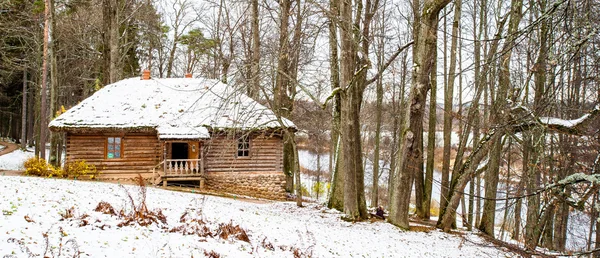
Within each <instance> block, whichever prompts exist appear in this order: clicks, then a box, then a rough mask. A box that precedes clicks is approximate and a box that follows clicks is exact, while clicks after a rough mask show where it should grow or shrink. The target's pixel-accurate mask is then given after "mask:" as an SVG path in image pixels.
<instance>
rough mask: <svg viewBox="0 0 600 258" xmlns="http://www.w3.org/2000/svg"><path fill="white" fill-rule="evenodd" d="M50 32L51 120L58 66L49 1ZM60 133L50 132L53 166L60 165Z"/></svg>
mask: <svg viewBox="0 0 600 258" xmlns="http://www.w3.org/2000/svg"><path fill="white" fill-rule="evenodd" d="M50 21H51V22H50V33H51V38H52V41H51V42H50V45H49V46H48V54H49V55H50V112H49V114H48V115H49V116H48V119H49V121H50V120H52V119H53V118H54V116H55V114H56V111H57V110H58V104H57V102H58V92H59V89H58V66H57V60H56V58H57V55H56V50H57V42H56V38H57V37H56V32H55V31H56V29H55V27H56V26H55V24H56V20H55V14H54V3H53V2H51V3H50ZM60 134H61V133H58V132H50V159H49V161H50V164H52V165H53V166H56V167H58V166H60V164H61V162H60V158H61V157H60V156H58V152H59V151H58V148H61V146H60Z"/></svg>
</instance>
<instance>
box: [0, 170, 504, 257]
mask: <svg viewBox="0 0 600 258" xmlns="http://www.w3.org/2000/svg"><path fill="white" fill-rule="evenodd" d="M127 191H129V192H130V193H132V195H133V196H134V198H133V199H134V200H136V202H138V201H137V200H138V198H137V195H136V194H135V193H137V187H136V186H125V187H123V186H120V185H118V184H111V183H100V182H81V181H73V180H61V179H43V178H33V177H12V176H0V210H2V213H3V215H1V216H0V229H1V230H0V231H1V232H0V256H3V257H7V256H6V255H8V257H28V256H29V255H26V254H25V253H26V252H27V251H30V252H31V253H32V254H33V255H40V256H41V257H43V256H44V255H48V256H51V257H52V256H54V257H58V256H59V255H58V252H59V249H61V246H62V250H60V251H61V252H62V254H61V255H62V256H64V257H67V256H66V254H69V255H70V254H72V252H73V250H75V249H78V250H79V252H81V257H167V256H168V257H191V256H193V257H203V256H205V255H206V254H207V253H208V254H209V253H210V252H214V253H217V254H220V255H221V257H294V251H296V252H297V253H298V254H299V253H302V254H303V255H305V256H306V255H312V257H506V256H511V254H508V253H504V252H502V251H501V250H499V249H496V248H491V247H486V246H488V244H487V243H482V240H481V239H480V238H479V237H477V236H475V235H471V234H470V233H466V235H465V236H464V237H459V236H457V235H450V234H445V233H442V232H437V231H431V232H403V231H401V230H399V229H398V228H396V227H394V226H392V225H391V224H388V223H385V222H381V221H377V222H373V223H372V222H362V223H354V224H353V223H349V222H344V221H342V220H340V219H339V217H340V214H339V213H338V212H336V211H332V210H328V209H325V208H323V207H321V206H317V205H314V204H309V205H308V207H305V208H298V207H296V206H295V204H293V203H288V202H266V203H256V202H245V201H241V200H234V199H227V198H220V197H212V196H206V197H204V196H203V195H199V194H193V193H181V192H171V191H166V190H160V189H155V188H148V189H147V207H148V209H150V210H156V209H160V210H161V211H162V213H163V214H164V215H165V217H166V224H162V223H158V224H152V225H149V226H139V225H129V226H123V227H119V226H118V224H119V223H121V222H123V221H122V219H121V218H119V217H118V216H114V215H107V214H103V213H101V212H96V211H94V209H95V208H96V206H97V205H98V203H99V202H101V201H105V202H108V203H109V204H111V205H112V206H113V207H114V208H115V210H117V211H118V210H121V209H125V210H126V213H127V212H128V210H127V209H128V208H129V209H130V207H131V205H130V204H129V201H128V198H127V193H126V192H127ZM71 207H72V212H71V213H69V212H67V211H68V210H69V209H71ZM186 212H187V214H188V215H187V216H186V218H187V219H185V220H186V222H181V221H183V220H182V219H181V217H182V215H183V214H184V213H186ZM67 214H68V215H72V217H70V218H69V216H66V215H67ZM63 217H66V218H63ZM193 218H195V219H202V220H203V221H204V222H205V223H206V224H204V225H205V226H206V227H207V229H206V230H207V232H213V233H214V234H215V236H214V237H211V236H206V235H205V236H204V237H200V236H198V234H191V235H184V234H183V233H181V228H186V229H188V232H189V230H190V229H191V228H192V227H193V226H194V224H193V223H190V221H192V219H193ZM230 222H231V223H232V224H233V226H235V225H239V226H240V227H241V228H243V229H245V230H246V232H247V234H248V236H249V243H248V242H245V241H241V240H236V239H235V238H234V237H231V236H230V237H229V238H227V239H222V238H220V237H219V236H217V235H218V234H219V224H220V223H230ZM181 226H183V227H181ZM177 228H179V229H180V230H174V229H177ZM169 231H177V232H172V233H170V232H169ZM44 235H46V236H47V239H48V241H47V244H46V240H45V237H44ZM75 245H76V246H78V248H74V246H75ZM46 246H48V249H47V252H46V253H44V252H45V250H46ZM51 252H53V253H51ZM11 255H12V256H11ZM62 256H61V257H62ZM68 257H72V256H68Z"/></svg>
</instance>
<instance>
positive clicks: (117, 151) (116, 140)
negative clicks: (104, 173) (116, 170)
mask: <svg viewBox="0 0 600 258" xmlns="http://www.w3.org/2000/svg"><path fill="white" fill-rule="evenodd" d="M122 147H123V145H122V141H121V137H108V138H107V139H106V158H107V159H120V158H121V153H122V150H123V148H122Z"/></svg>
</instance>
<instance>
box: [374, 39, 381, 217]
mask: <svg viewBox="0 0 600 258" xmlns="http://www.w3.org/2000/svg"><path fill="white" fill-rule="evenodd" d="M381 49H382V50H381V52H380V53H379V55H378V59H379V60H378V64H379V67H381V65H383V46H382V47H381ZM376 87H377V101H376V104H375V149H374V150H373V152H374V153H373V189H372V192H371V207H378V206H379V199H378V198H379V144H380V142H381V113H382V110H381V106H382V103H383V80H382V79H381V76H380V77H379V79H377V86H376Z"/></svg>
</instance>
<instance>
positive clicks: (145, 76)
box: [142, 70, 150, 80]
mask: <svg viewBox="0 0 600 258" xmlns="http://www.w3.org/2000/svg"><path fill="white" fill-rule="evenodd" d="M142 80H150V70H144V71H143V72H142Z"/></svg>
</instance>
